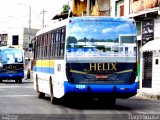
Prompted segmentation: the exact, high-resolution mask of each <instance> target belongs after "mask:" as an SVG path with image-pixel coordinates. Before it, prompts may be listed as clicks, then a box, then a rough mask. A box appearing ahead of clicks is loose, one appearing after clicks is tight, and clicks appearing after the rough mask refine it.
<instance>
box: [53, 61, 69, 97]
mask: <svg viewBox="0 0 160 120" xmlns="http://www.w3.org/2000/svg"><path fill="white" fill-rule="evenodd" d="M54 70H55V74H54V77H53V78H52V79H53V80H52V82H53V94H54V97H56V98H61V97H62V96H64V81H66V74H65V61H64V60H55V69H54Z"/></svg>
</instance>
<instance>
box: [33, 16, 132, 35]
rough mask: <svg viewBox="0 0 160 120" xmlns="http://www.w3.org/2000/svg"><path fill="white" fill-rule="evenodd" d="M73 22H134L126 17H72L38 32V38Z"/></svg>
mask: <svg viewBox="0 0 160 120" xmlns="http://www.w3.org/2000/svg"><path fill="white" fill-rule="evenodd" d="M70 20H71V21H72V20H76V21H77V22H78V21H82V20H83V21H88V20H97V21H98V20H101V21H105V22H110V21H112V22H134V20H133V19H129V18H126V17H108V16H83V17H72V18H68V19H65V20H62V21H58V22H55V23H53V24H52V25H51V26H49V27H46V28H44V29H41V30H40V31H38V32H37V34H36V36H38V35H41V34H43V33H46V32H49V31H51V30H53V29H56V28H59V27H63V26H65V25H67V24H68V23H69V21H70Z"/></svg>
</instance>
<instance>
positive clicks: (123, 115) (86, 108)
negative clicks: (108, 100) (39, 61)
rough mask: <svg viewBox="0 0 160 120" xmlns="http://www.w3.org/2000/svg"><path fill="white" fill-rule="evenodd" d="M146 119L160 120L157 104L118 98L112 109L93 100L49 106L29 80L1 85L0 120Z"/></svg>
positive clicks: (134, 98) (159, 110)
mask: <svg viewBox="0 0 160 120" xmlns="http://www.w3.org/2000/svg"><path fill="white" fill-rule="evenodd" d="M148 115H149V116H148ZM148 117H150V119H152V118H154V119H160V101H158V100H149V99H142V98H139V97H132V98H130V99H117V102H116V105H115V107H113V108H111V107H109V106H108V105H107V104H104V103H101V102H99V101H98V100H96V99H93V100H85V99H83V98H82V99H80V100H77V99H72V100H71V99H69V100H68V101H67V102H65V101H64V102H62V103H61V104H59V105H52V104H51V103H50V99H49V97H45V98H43V99H38V98H37V96H36V94H35V91H34V90H33V82H32V81H31V80H23V83H22V84H17V83H14V82H8V81H5V82H4V83H0V120H1V119H2V120H10V119H12V120H13V119H14V120H23V119H25V120H34V119H36V120H41V119H42V120H46V119H53V120H54V119H56V120H57V119H60V120H66V119H67V120H94V119H95V120H97V119H99V120H101V119H103V120H110V119H115V120H121V119H122V120H128V119H133V120H134V119H135V120H137V118H138V119H141V118H143V119H147V118H148ZM7 118H8V119H7ZM150 119H149V120H150Z"/></svg>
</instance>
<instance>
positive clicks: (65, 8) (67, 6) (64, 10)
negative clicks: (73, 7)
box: [61, 4, 69, 14]
mask: <svg viewBox="0 0 160 120" xmlns="http://www.w3.org/2000/svg"><path fill="white" fill-rule="evenodd" d="M68 11H69V5H68V4H66V5H63V11H62V12H61V14H64V13H68Z"/></svg>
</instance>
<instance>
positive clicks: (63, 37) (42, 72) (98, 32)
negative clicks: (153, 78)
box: [32, 17, 137, 104]
mask: <svg viewBox="0 0 160 120" xmlns="http://www.w3.org/2000/svg"><path fill="white" fill-rule="evenodd" d="M32 43H33V51H34V62H33V63H34V69H33V79H34V89H35V90H36V91H37V95H38V97H44V96H45V94H49V95H50V97H51V102H52V103H54V102H55V101H56V100H57V99H59V98H62V97H63V96H65V95H68V96H81V95H84V96H89V97H97V98H99V99H100V100H104V101H105V100H107V101H109V102H110V103H112V104H115V102H116V98H129V97H132V96H134V95H136V93H137V81H136V77H137V60H136V55H137V54H136V47H137V46H136V25H135V21H134V20H133V19H128V18H111V17H73V18H69V19H66V20H63V21H59V22H57V23H54V24H53V26H50V27H48V28H45V29H42V30H40V31H39V32H38V33H37V35H36V37H35V38H34V40H33V42H32Z"/></svg>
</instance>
